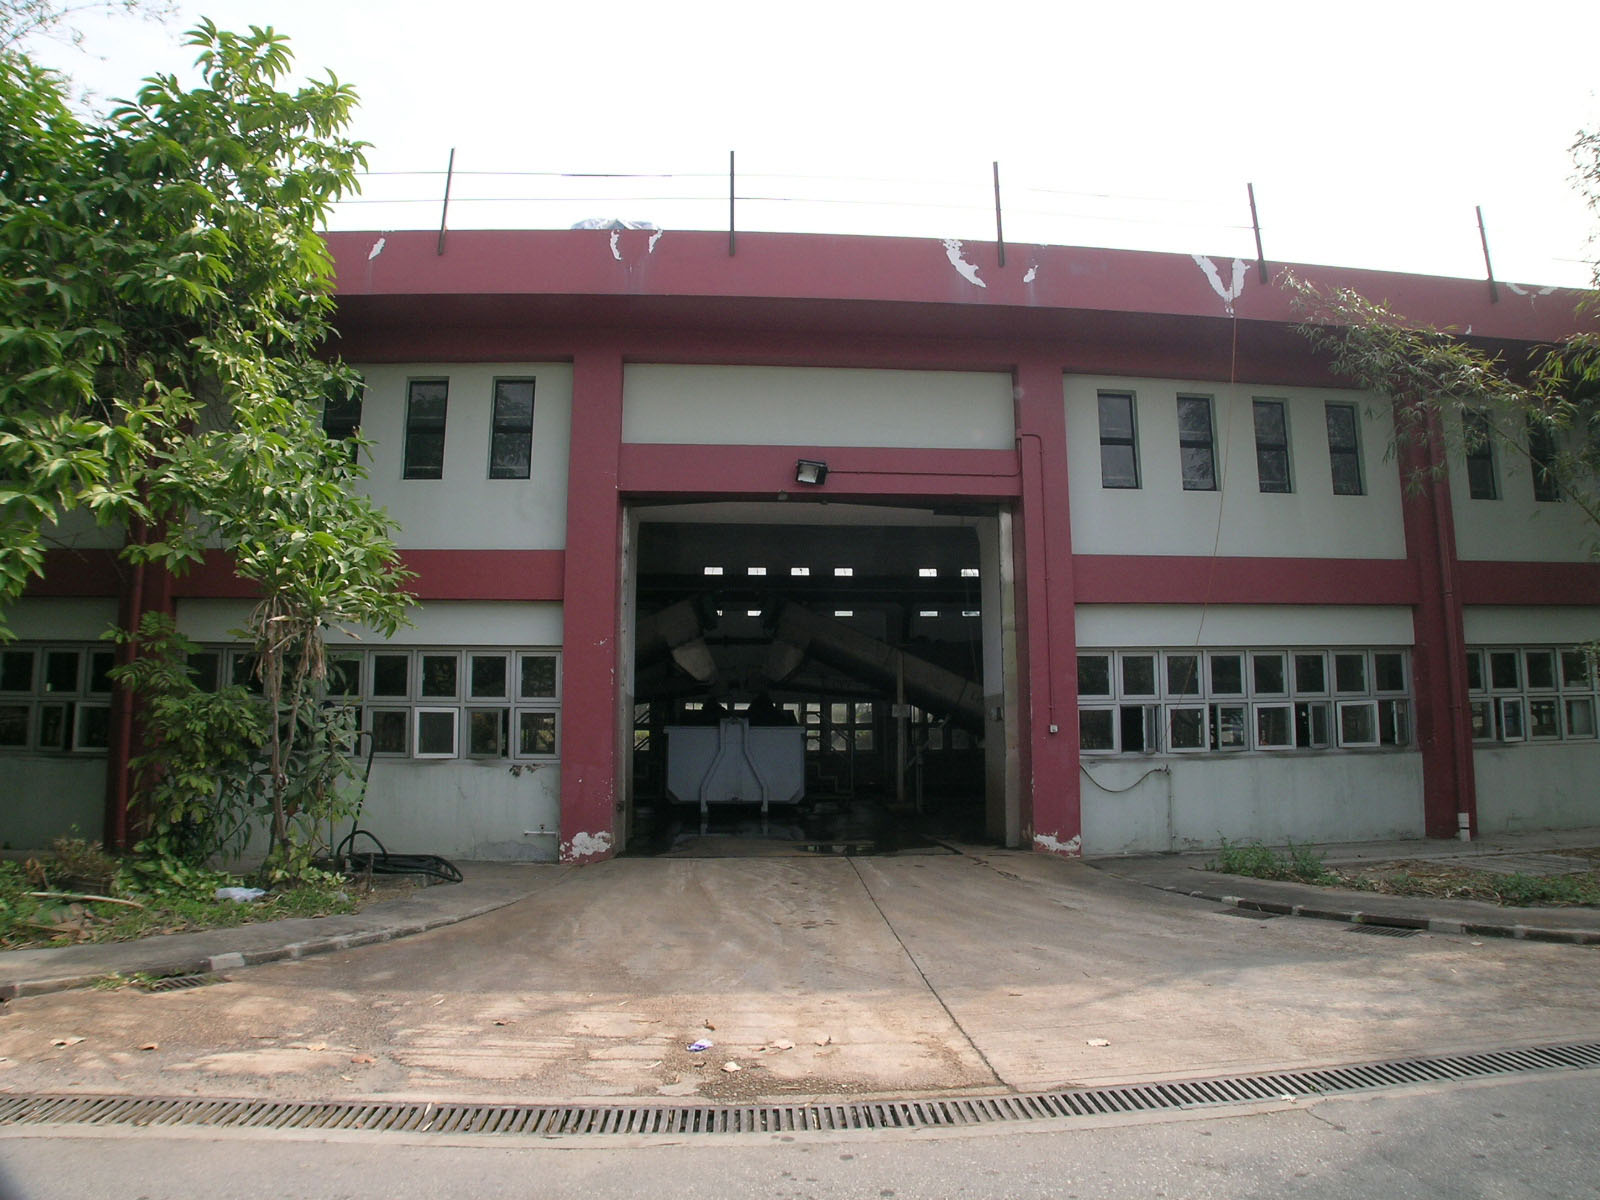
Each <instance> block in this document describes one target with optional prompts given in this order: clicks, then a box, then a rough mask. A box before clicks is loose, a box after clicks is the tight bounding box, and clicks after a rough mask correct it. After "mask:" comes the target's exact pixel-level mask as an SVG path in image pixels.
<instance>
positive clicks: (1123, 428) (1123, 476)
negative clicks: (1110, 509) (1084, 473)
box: [1100, 392, 1139, 488]
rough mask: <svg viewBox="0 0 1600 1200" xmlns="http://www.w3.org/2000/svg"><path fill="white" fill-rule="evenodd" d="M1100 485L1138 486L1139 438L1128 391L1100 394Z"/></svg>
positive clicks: (1113, 486)
mask: <svg viewBox="0 0 1600 1200" xmlns="http://www.w3.org/2000/svg"><path fill="white" fill-rule="evenodd" d="M1100 486H1101V487H1108V488H1136V487H1138V486H1139V439H1138V433H1137V431H1136V430H1135V427H1134V423H1133V393H1132V392H1101V393H1100Z"/></svg>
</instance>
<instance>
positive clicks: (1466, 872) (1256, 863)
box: [1206, 840, 1600, 908]
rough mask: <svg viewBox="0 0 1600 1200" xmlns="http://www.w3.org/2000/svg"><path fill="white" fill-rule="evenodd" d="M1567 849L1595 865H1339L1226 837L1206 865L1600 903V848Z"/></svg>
mask: <svg viewBox="0 0 1600 1200" xmlns="http://www.w3.org/2000/svg"><path fill="white" fill-rule="evenodd" d="M1562 854H1563V855H1566V856H1568V857H1573V858H1587V859H1590V860H1592V861H1593V862H1594V864H1595V869H1593V870H1591V871H1587V872H1579V873H1577V874H1563V875H1532V874H1526V873H1519V874H1513V875H1501V874H1497V873H1496V872H1493V871H1480V870H1474V869H1473V868H1472V867H1470V866H1466V865H1463V864H1460V863H1456V862H1448V861H1441V862H1430V861H1428V860H1425V859H1415V860H1407V861H1404V862H1395V863H1385V864H1379V865H1374V866H1369V867H1363V868H1362V869H1361V870H1359V871H1337V870H1334V869H1332V868H1330V867H1328V866H1326V865H1325V864H1324V862H1323V857H1322V855H1320V854H1316V853H1314V852H1313V851H1311V850H1309V849H1307V848H1306V847H1304V846H1296V845H1294V844H1293V843H1292V842H1291V843H1290V844H1289V847H1288V849H1286V850H1274V849H1272V848H1270V847H1268V846H1263V845H1262V844H1261V843H1260V842H1245V843H1232V842H1229V841H1227V840H1224V841H1223V843H1222V847H1221V849H1219V850H1218V851H1217V856H1216V857H1215V858H1214V859H1212V860H1211V861H1210V862H1208V863H1207V864H1206V870H1208V871H1217V872H1220V873H1222V874H1224V875H1245V876H1249V877H1250V878H1252V879H1280V880H1288V881H1290V882H1294V883H1311V884H1316V885H1318V886H1320V887H1336V888H1346V889H1349V890H1351V891H1358V892H1374V893H1377V894H1379V895H1384V896H1409V897H1418V898H1423V899H1431V900H1481V901H1485V902H1487V903H1490V904H1499V905H1503V906H1506V907H1512V908H1536V907H1588V908H1600V849H1594V850H1563V851H1562Z"/></svg>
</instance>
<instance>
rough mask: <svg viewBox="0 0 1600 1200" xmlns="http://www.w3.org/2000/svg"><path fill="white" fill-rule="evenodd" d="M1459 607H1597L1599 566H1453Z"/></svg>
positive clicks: (1471, 563)
mask: <svg viewBox="0 0 1600 1200" xmlns="http://www.w3.org/2000/svg"><path fill="white" fill-rule="evenodd" d="M1456 578H1457V579H1458V580H1459V587H1460V590H1461V602H1462V603H1463V604H1537V605H1569V604H1571V605H1584V606H1587V607H1597V606H1600V563H1593V562H1581V563H1547V562H1457V563H1456Z"/></svg>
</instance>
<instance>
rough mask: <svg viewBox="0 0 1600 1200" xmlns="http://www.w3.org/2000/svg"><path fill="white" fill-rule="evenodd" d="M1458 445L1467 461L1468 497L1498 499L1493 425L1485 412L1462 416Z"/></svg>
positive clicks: (1468, 413)
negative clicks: (1459, 444)
mask: <svg viewBox="0 0 1600 1200" xmlns="http://www.w3.org/2000/svg"><path fill="white" fill-rule="evenodd" d="M1461 443H1462V445H1461V452H1462V455H1463V456H1464V458H1465V460H1466V468H1467V496H1468V498H1469V499H1472V500H1498V499H1500V464H1499V462H1498V456H1497V455H1496V454H1495V452H1494V425H1493V423H1492V422H1491V421H1490V420H1489V414H1488V413H1486V412H1484V411H1482V410H1481V409H1469V410H1468V411H1466V412H1464V413H1462V414H1461Z"/></svg>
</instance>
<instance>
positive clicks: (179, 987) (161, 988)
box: [133, 975, 228, 992]
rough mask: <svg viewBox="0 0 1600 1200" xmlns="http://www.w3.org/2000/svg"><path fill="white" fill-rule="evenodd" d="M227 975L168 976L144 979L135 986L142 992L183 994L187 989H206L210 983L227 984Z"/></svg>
mask: <svg viewBox="0 0 1600 1200" xmlns="http://www.w3.org/2000/svg"><path fill="white" fill-rule="evenodd" d="M227 982H228V978H227V976H226V975H168V976H166V977H165V978H163V979H144V980H140V981H139V982H137V983H135V984H134V985H133V986H134V987H136V988H138V989H139V990H140V991H141V992H181V991H183V990H184V989H185V988H197V987H205V986H206V985H207V984H208V983H227Z"/></svg>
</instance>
